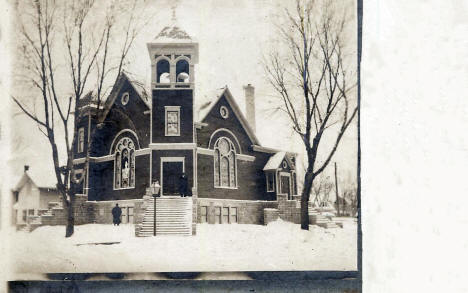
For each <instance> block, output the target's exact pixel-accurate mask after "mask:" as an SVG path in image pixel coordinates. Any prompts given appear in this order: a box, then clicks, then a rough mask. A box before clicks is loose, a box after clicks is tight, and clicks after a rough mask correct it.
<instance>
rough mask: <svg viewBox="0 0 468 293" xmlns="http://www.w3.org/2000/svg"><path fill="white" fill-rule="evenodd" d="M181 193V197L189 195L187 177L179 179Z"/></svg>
mask: <svg viewBox="0 0 468 293" xmlns="http://www.w3.org/2000/svg"><path fill="white" fill-rule="evenodd" d="M179 193H180V195H188V178H187V175H181V176H180V177H179Z"/></svg>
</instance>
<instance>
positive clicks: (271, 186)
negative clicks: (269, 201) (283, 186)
mask: <svg viewBox="0 0 468 293" xmlns="http://www.w3.org/2000/svg"><path fill="white" fill-rule="evenodd" d="M266 185H267V192H273V191H275V173H273V172H268V173H266Z"/></svg>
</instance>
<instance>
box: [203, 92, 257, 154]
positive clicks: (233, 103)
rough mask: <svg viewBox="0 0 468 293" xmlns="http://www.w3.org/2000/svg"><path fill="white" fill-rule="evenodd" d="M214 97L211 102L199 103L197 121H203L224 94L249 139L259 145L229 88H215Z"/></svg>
mask: <svg viewBox="0 0 468 293" xmlns="http://www.w3.org/2000/svg"><path fill="white" fill-rule="evenodd" d="M214 96H215V99H213V100H212V101H211V102H209V103H208V102H207V103H204V104H201V107H200V110H199V111H198V112H199V113H198V119H197V121H198V122H203V120H204V119H205V117H206V115H208V113H209V112H210V111H211V109H212V108H213V107H214V106H215V105H216V104H217V103H218V101H219V99H220V98H221V97H222V96H224V97H225V98H226V101H227V102H228V104H229V105H230V106H231V108H232V110H233V112H234V114H235V115H236V117H237V118H238V119H239V121H240V123H241V125H242V127H243V128H244V130H245V132H247V135H248V136H249V138H250V140H251V141H252V143H253V144H254V145H260V142H259V140H258V138H257V136H256V135H255V132H254V131H253V130H252V128H251V127H250V125H249V122H248V121H247V119H246V118H245V116H244V114H243V113H242V111H241V109H240V108H239V106H238V105H237V103H236V101H235V99H234V97H233V96H232V94H231V92H230V91H229V88H228V87H227V86H225V87H223V88H221V89H218V90H216V92H215V94H214Z"/></svg>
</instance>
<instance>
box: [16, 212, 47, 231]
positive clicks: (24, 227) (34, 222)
mask: <svg viewBox="0 0 468 293" xmlns="http://www.w3.org/2000/svg"><path fill="white" fill-rule="evenodd" d="M41 224H42V222H41V216H28V222H27V223H25V224H19V225H18V226H17V230H18V231H21V232H32V231H34V230H35V229H36V228H37V227H39V226H41Z"/></svg>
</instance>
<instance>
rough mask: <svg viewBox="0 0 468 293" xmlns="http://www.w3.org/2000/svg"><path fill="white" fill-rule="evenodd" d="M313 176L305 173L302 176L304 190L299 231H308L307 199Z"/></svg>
mask: <svg viewBox="0 0 468 293" xmlns="http://www.w3.org/2000/svg"><path fill="white" fill-rule="evenodd" d="M313 182H314V176H313V173H312V172H309V171H307V172H306V174H305V176H304V189H303V190H302V195H301V229H302V230H309V197H310V190H311V189H312V183H313Z"/></svg>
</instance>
